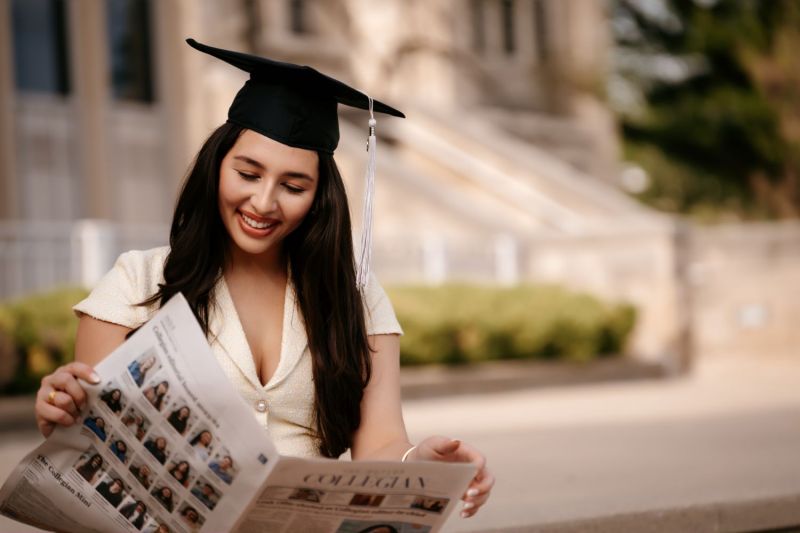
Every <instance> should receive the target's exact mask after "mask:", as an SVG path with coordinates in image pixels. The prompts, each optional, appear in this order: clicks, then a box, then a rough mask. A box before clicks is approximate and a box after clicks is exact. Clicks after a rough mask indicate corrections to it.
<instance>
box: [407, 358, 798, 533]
mask: <svg viewBox="0 0 800 533" xmlns="http://www.w3.org/2000/svg"><path fill="white" fill-rule="evenodd" d="M405 413H406V422H407V426H408V428H409V431H410V432H411V433H412V434H413V435H414V436H415V437H417V438H419V437H420V436H422V435H425V434H430V433H443V434H449V435H454V436H459V437H461V438H463V439H465V440H468V441H469V442H474V443H475V444H476V445H478V446H479V447H480V448H482V449H483V450H485V452H486V454H487V455H488V457H489V461H490V464H491V466H492V467H493V469H494V471H495V474H496V476H497V478H498V482H497V486H496V490H495V494H494V495H493V498H492V501H491V502H490V503H489V504H487V506H486V508H485V509H483V510H482V511H481V512H480V513H479V514H478V515H476V516H475V517H474V518H472V519H469V520H460V519H457V518H454V519H452V520H451V521H450V522H449V524H448V526H447V527H446V529H445V530H446V531H450V532H454V531H483V530H489V529H494V528H517V527H521V528H523V530H525V531H548V532H550V531H552V532H556V531H557V532H568V531H589V530H590V531H592V532H602V531H609V532H610V531H675V532H681V533H683V532H687V531H702V532H706V531H708V532H711V531H755V530H760V529H767V528H776V527H784V526H786V525H787V524H793V525H799V524H800V356H798V357H797V358H795V359H794V360H790V359H775V358H769V357H763V358H761V359H757V358H746V359H741V358H737V359H734V358H728V359H722V358H717V359H708V360H705V361H703V362H702V364H700V365H699V366H698V368H696V369H695V372H694V373H693V374H692V375H691V376H690V377H686V378H681V379H674V380H661V381H641V382H628V383H617V384H602V385H586V386H577V387H569V388H559V389H543V390H530V391H517V392H511V393H505V394H494V395H487V396H473V397H462V398H441V399H432V400H425V401H414V402H407V403H406V405H405ZM658 510H662V511H663V512H655V511H658ZM792 510H793V511H792ZM787 514H788V515H789V516H787ZM582 520H591V523H590V524H587V523H586V522H582ZM534 526H535V527H534Z"/></svg>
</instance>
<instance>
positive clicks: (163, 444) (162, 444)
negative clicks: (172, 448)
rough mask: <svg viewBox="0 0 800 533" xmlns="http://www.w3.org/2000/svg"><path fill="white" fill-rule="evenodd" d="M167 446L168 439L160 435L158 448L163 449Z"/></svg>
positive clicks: (157, 440) (157, 442)
mask: <svg viewBox="0 0 800 533" xmlns="http://www.w3.org/2000/svg"><path fill="white" fill-rule="evenodd" d="M166 447H167V439H165V438H164V437H158V438H157V439H156V448H158V449H159V450H163V449H165V448H166Z"/></svg>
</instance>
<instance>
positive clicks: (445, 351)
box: [0, 285, 635, 394]
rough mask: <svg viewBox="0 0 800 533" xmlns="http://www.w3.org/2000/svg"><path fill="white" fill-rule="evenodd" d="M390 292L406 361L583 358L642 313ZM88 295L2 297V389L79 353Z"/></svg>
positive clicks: (620, 339)
mask: <svg viewBox="0 0 800 533" xmlns="http://www.w3.org/2000/svg"><path fill="white" fill-rule="evenodd" d="M387 292H388V293H389V296H390V298H391V300H392V303H393V304H394V308H395V311H396V313H397V317H398V319H399V320H400V323H401V324H402V326H403V330H404V331H405V335H404V336H403V337H402V338H401V342H400V357H401V362H402V364H404V365H421V364H431V363H444V364H458V363H469V362H477V361H485V360H492V359H531V358H538V359H556V358H560V359H567V360H575V361H585V360H589V359H592V358H594V357H599V356H604V355H609V354H616V353H620V352H622V351H623V350H624V347H625V342H626V340H627V338H628V335H629V333H630V331H631V329H632V328H633V325H634V322H635V310H634V309H633V307H631V306H630V305H626V304H607V303H603V302H601V301H599V300H597V299H596V298H594V297H592V296H588V295H585V294H579V293H574V292H570V291H567V290H565V289H562V288H559V287H553V286H530V285H528V286H521V287H514V288H508V289H504V288H496V287H483V286H475V285H446V286H442V287H392V288H388V290H387ZM85 296H86V291H84V290H82V289H61V290H57V291H53V292H50V293H47V294H40V295H33V296H29V297H26V298H24V299H20V300H17V301H13V302H8V303H5V304H2V305H0V363H2V367H0V393H2V394H18V393H25V392H31V391H34V390H36V389H37V388H38V383H39V380H40V379H41V377H42V376H43V375H45V374H48V373H50V372H51V371H52V370H53V369H54V368H56V367H57V366H59V365H61V364H64V363H65V362H68V361H71V360H72V358H73V355H74V347H75V332H76V329H77V324H78V321H77V320H76V319H75V317H74V315H73V313H72V310H71V307H72V305H74V304H75V303H76V302H78V301H80V300H81V299H83V298H84V297H85Z"/></svg>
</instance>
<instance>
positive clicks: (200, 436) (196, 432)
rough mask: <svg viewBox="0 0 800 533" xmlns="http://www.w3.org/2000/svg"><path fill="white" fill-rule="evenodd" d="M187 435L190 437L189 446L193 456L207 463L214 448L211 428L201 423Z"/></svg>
mask: <svg viewBox="0 0 800 533" xmlns="http://www.w3.org/2000/svg"><path fill="white" fill-rule="evenodd" d="M189 435H191V437H190V438H189V446H191V447H192V449H193V450H194V453H195V455H197V457H198V459H200V460H201V461H203V462H204V463H205V462H208V460H209V459H211V457H212V454H213V452H214V447H215V446H216V443H215V442H214V433H213V432H212V431H211V428H210V427H209V426H208V425H207V424H205V423H203V422H201V423H199V424H197V426H195V427H194V428H193V429H192V431H191V432H190V433H189Z"/></svg>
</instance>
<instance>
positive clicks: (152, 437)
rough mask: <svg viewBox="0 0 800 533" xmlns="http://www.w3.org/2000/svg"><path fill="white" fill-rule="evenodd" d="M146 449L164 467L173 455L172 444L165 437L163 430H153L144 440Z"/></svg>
mask: <svg viewBox="0 0 800 533" xmlns="http://www.w3.org/2000/svg"><path fill="white" fill-rule="evenodd" d="M144 449H145V450H147V451H148V452H150V455H152V456H153V457H154V458H155V460H156V461H158V462H159V463H161V464H162V465H163V464H164V463H166V462H167V458H168V457H169V456H170V454H171V453H172V444H170V441H169V440H168V439H167V437H166V436H165V435H164V433H163V430H153V431H151V432H150V434H149V435H148V436H147V437H146V438H145V439H144Z"/></svg>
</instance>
